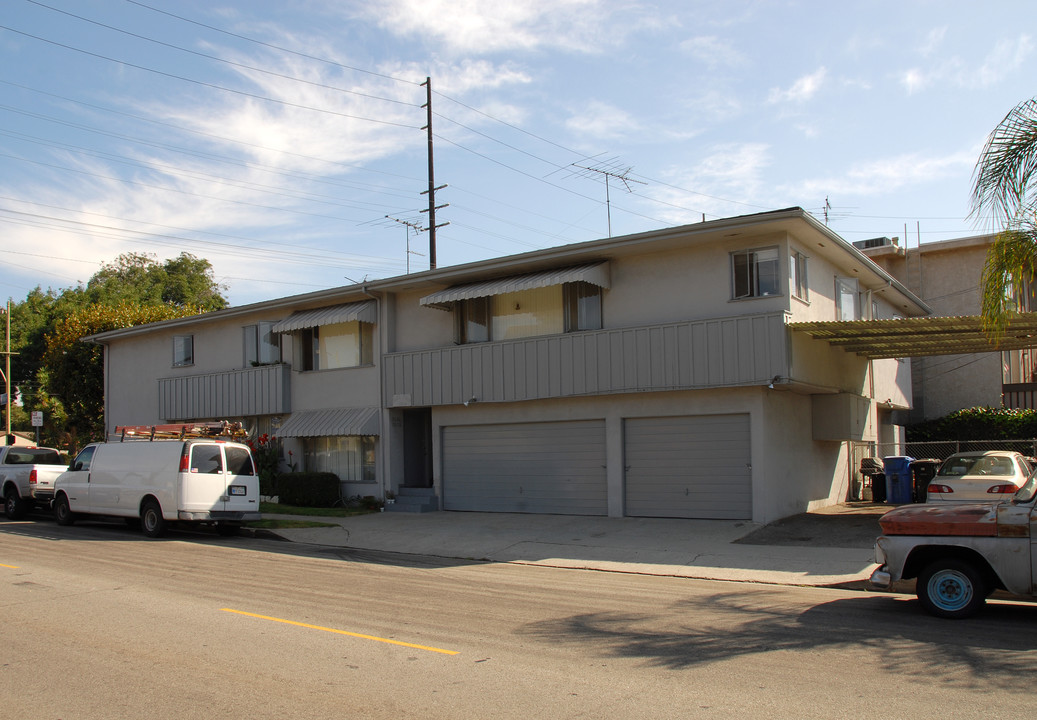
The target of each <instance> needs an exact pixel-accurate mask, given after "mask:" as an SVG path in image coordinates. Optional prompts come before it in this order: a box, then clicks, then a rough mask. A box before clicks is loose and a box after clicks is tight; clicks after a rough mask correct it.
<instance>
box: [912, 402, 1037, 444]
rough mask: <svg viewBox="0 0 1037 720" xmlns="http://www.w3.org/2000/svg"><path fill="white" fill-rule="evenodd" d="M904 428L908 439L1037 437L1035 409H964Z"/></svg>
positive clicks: (1011, 438)
mask: <svg viewBox="0 0 1037 720" xmlns="http://www.w3.org/2000/svg"><path fill="white" fill-rule="evenodd" d="M905 430H906V433H907V441H908V442H925V441H935V440H1022V439H1028V438H1035V437H1037V410H1012V409H1008V408H989V407H980V408H966V409H965V410H958V411H956V412H952V413H950V414H949V415H944V416H943V417H942V418H937V419H935V420H928V421H926V422H924V423H917V424H915V425H908V426H907V427H906V428H905Z"/></svg>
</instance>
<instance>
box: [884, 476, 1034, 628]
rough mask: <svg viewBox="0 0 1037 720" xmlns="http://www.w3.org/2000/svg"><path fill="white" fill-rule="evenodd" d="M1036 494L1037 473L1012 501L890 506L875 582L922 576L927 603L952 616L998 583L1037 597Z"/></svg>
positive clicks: (970, 608) (919, 584)
mask: <svg viewBox="0 0 1037 720" xmlns="http://www.w3.org/2000/svg"><path fill="white" fill-rule="evenodd" d="M1035 498H1037V472H1035V473H1033V474H1031V475H1030V477H1029V479H1027V481H1026V483H1025V484H1024V485H1023V486H1022V487H1021V488H1019V490H1018V491H1017V492H1016V493H1015V495H1013V496H1012V498H1011V499H1010V500H1006V501H1002V502H998V503H982V504H975V505H972V504H969V505H934V504H925V505H905V506H904V507H900V508H897V509H895V510H891V511H889V512H888V513H886V514H885V515H883V516H882V517H881V518H879V526H880V527H881V528H882V533H883V534H882V536H881V537H880V538H879V539H878V540H877V541H876V543H875V562H877V563H878V564H879V565H880V567H879V568H878V569H876V570H875V571H874V572H873V573H872V575H871V583H872V585H873V586H875V587H877V588H880V589H889V588H890V587H891V586H892V584H893V583H894V582H897V581H899V580H910V579H911V578H915V579H916V582H915V592H916V594H917V595H918V600H919V602H920V603H921V604H922V607H924V608H925V609H926V610H927V611H928V612H930V613H931V614H933V615H936V616H938V617H945V618H965V617H969V616H971V615H974V614H975V613H977V612H978V611H979V610H980V609H981V608H982V607H983V604H984V603H985V601H986V599H987V597H988V596H989V595H990V594H991V593H993V592H994V591H995V590H1005V591H1007V592H1009V593H1011V594H1012V595H1017V596H1019V597H1021V598H1024V599H1028V600H1034V599H1037V510H1035V502H1034V501H1035Z"/></svg>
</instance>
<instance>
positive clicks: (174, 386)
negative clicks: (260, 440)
mask: <svg viewBox="0 0 1037 720" xmlns="http://www.w3.org/2000/svg"><path fill="white" fill-rule="evenodd" d="M289 377H290V375H289V370H288V366H287V365H270V366H266V367H255V368H248V369H247V370H232V371H229V372H221V373H206V374H204V375H185V376H183V377H172V378H159V381H158V411H159V417H160V418H162V419H163V420H193V419H201V418H233V417H251V416H255V415H280V414H284V413H288V412H291V403H290V402H289V393H288V390H289V386H288V383H289Z"/></svg>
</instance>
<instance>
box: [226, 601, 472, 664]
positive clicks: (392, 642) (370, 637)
mask: <svg viewBox="0 0 1037 720" xmlns="http://www.w3.org/2000/svg"><path fill="white" fill-rule="evenodd" d="M220 609H221V610H223V612H229V613H234V614H236V615H244V616H245V617H253V618H259V619H260V620H270V621H272V622H279V623H284V624H285V625H296V626H298V627H304V628H310V629H311V630H323V631H324V632H330V633H335V634H336V635H348V636H350V637H355V638H360V639H362V640H374V641H376V642H383V643H389V644H390V645H402V646H403V647H409V648H415V649H416V650H428V651H429V652H437V653H442V654H444V655H460V654H461V653H460V652H458V651H456V650H442V649H440V648H434V647H428V646H426V645H414V644H413V643H405V642H400V641H399V640H390V639H388V638H380V637H375V636H374V635H361V634H360V633H354V632H348V631H346V630H336V629H335V628H328V627H321V626H320V625H308V624H306V623H301V622H296V621H295V620H284V619H282V618H275V617H270V616H269V615H257V614H256V613H250V612H245V611H244V610H234V609H232V608H220Z"/></svg>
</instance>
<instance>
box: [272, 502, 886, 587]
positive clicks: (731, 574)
mask: <svg viewBox="0 0 1037 720" xmlns="http://www.w3.org/2000/svg"><path fill="white" fill-rule="evenodd" d="M890 508H891V506H888V505H881V504H872V503H853V504H845V505H838V506H834V507H832V508H826V509H824V510H820V511H817V512H811V513H804V514H802V515H796V516H793V517H791V518H786V519H785V520H781V521H778V522H777V523H772V524H770V525H766V526H761V525H758V524H754V523H751V522H746V521H729V520H678V519H663V518H603V517H580V516H569V515H522V514H509V513H470V512H436V513H426V514H409V513H392V512H389V513H386V512H383V513H378V514H371V515H359V516H355V517H349V518H315V517H305V518H303V517H301V516H297V515H270V514H266V515H265V517H267V518H283V519H296V520H303V519H305V520H317V521H322V522H326V523H332V524H334V527H327V528H300V529H279V530H276V531H273V532H274V533H275V534H276V535H278V536H280V537H282V538H284V539H286V540H290V541H292V542H298V543H309V544H313V545H321V546H331V547H345V548H355V549H364V550H380V551H387V552H394V553H407V554H417V555H431V556H437V557H446V558H459V559H470V560H480V561H492V562H510V563H525V564H531V565H546V566H551V567H565V568H583V569H590V570H602V571H611V572H629V573H643V574H650V575H670V576H678V577H689V578H702V579H710V580H734V581H741V582H757V583H771V584H781V585H808V586H840V587H859V588H862V587H865V586H866V581H867V578H868V576H869V575H870V573H871V570H872V569H873V567H874V564H873V562H872V545H873V543H874V540H875V538H876V537H878V535H879V532H880V531H879V526H878V522H877V519H878V517H879V516H880V515H881V514H882V513H883V512H885V511H887V510H889V509H890Z"/></svg>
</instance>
